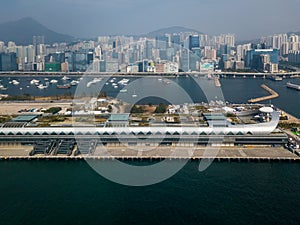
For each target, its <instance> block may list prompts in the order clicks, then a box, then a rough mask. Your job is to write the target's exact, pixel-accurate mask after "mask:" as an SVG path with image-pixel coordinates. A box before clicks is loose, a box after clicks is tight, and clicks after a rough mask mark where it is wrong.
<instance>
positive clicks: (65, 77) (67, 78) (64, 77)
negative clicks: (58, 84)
mask: <svg viewBox="0 0 300 225" xmlns="http://www.w3.org/2000/svg"><path fill="white" fill-rule="evenodd" d="M61 79H62V80H70V79H71V78H70V77H67V76H63V78H61Z"/></svg>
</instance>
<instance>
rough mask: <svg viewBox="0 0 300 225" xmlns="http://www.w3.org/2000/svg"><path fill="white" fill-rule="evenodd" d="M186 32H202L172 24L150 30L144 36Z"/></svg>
mask: <svg viewBox="0 0 300 225" xmlns="http://www.w3.org/2000/svg"><path fill="white" fill-rule="evenodd" d="M187 32H192V33H199V34H202V33H201V32H199V31H197V30H194V29H190V28H186V27H180V26H174V27H168V28H163V29H159V30H156V31H152V32H150V33H148V34H147V35H146V36H147V37H156V36H160V35H164V34H173V33H187Z"/></svg>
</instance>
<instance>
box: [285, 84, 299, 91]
mask: <svg viewBox="0 0 300 225" xmlns="http://www.w3.org/2000/svg"><path fill="white" fill-rule="evenodd" d="M286 86H287V87H288V88H291V89H295V90H297V91H300V85H298V84H292V83H290V82H288V83H287V84H286Z"/></svg>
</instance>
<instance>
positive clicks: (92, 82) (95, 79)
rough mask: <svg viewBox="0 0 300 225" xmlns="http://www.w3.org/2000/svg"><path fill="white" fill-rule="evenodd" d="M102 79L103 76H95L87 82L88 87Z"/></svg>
mask: <svg viewBox="0 0 300 225" xmlns="http://www.w3.org/2000/svg"><path fill="white" fill-rule="evenodd" d="M100 81H102V78H94V79H93V80H92V81H90V82H88V83H87V84H86V86H87V87H90V86H91V85H92V84H96V83H98V82H100Z"/></svg>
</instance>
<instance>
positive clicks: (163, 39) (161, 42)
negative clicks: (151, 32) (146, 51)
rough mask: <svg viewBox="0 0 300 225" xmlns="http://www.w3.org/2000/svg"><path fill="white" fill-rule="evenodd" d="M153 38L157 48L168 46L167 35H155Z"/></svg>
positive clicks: (163, 48)
mask: <svg viewBox="0 0 300 225" xmlns="http://www.w3.org/2000/svg"><path fill="white" fill-rule="evenodd" d="M155 40H156V48H157V49H161V50H166V49H167V48H168V47H169V37H167V36H157V37H156V39H155Z"/></svg>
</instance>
